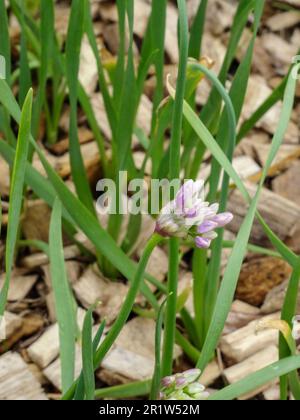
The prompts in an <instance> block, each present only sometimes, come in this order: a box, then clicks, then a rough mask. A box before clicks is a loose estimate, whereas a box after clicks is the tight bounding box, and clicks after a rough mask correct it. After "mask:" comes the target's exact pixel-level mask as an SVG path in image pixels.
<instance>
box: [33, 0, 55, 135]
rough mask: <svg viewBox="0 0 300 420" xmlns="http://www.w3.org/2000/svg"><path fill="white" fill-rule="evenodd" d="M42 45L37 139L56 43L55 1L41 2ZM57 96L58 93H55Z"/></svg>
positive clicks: (35, 122) (35, 119) (35, 123)
mask: <svg viewBox="0 0 300 420" xmlns="http://www.w3.org/2000/svg"><path fill="white" fill-rule="evenodd" d="M40 9H41V21H40V43H41V59H40V68H39V87H38V93H37V98H36V101H35V104H34V109H33V123H32V126H33V129H32V132H33V136H34V137H37V134H38V131H39V125H40V117H41V113H42V107H43V104H44V100H45V96H46V83H47V76H48V66H49V61H50V59H51V57H52V54H53V43H54V36H55V35H54V3H53V0H41V8H40ZM55 94H56V92H55Z"/></svg>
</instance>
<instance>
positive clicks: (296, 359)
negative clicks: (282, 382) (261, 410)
mask: <svg viewBox="0 0 300 420" xmlns="http://www.w3.org/2000/svg"><path fill="white" fill-rule="evenodd" d="M299 368H300V356H293V357H288V358H286V359H283V360H280V361H279V362H276V363H274V364H273V365H271V366H268V367H266V368H265V369H262V370H260V371H258V372H255V373H253V374H252V375H249V376H247V377H246V378H245V379H243V380H242V381H239V382H237V383H235V384H233V385H230V386H228V387H226V388H224V389H222V390H221V391H218V392H216V393H215V394H214V395H212V396H211V397H210V398H209V400H211V401H220V400H221V401H225V400H227V401H229V400H234V399H236V398H239V397H241V396H243V395H245V394H247V393H249V392H251V391H253V390H255V389H257V388H260V387H262V386H263V385H265V384H267V383H269V382H271V381H273V380H274V379H276V378H278V377H280V376H283V375H287V374H288V373H290V372H292V371H293V370H296V369H299Z"/></svg>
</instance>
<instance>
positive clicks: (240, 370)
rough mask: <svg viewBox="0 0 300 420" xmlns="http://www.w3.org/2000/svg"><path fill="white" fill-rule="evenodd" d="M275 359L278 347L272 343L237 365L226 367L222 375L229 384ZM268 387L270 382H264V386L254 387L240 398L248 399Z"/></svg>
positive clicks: (276, 358) (273, 361)
mask: <svg viewBox="0 0 300 420" xmlns="http://www.w3.org/2000/svg"><path fill="white" fill-rule="evenodd" d="M277 361H278V349H277V347H276V346H274V345H272V346H269V347H267V348H265V349H264V350H262V351H260V352H258V353H256V354H255V355H253V356H251V357H249V358H248V359H246V360H244V361H243V362H241V363H238V364H237V365H234V366H232V367H230V368H228V369H225V370H224V376H225V378H226V380H227V381H228V383H229V384H233V383H236V382H238V381H240V380H242V379H244V378H246V377H247V376H249V375H251V374H252V373H255V372H257V371H259V370H261V369H263V368H265V367H267V366H269V365H271V364H272V363H275V362H277ZM269 387H270V384H265V385H264V386H262V387H260V388H258V389H256V390H255V391H252V392H250V393H249V394H247V395H244V396H242V397H241V398H240V399H250V398H252V397H254V396H255V395H257V394H259V393H261V392H262V391H264V390H265V389H268V388H269Z"/></svg>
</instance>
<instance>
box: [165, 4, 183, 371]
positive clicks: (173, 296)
mask: <svg viewBox="0 0 300 420" xmlns="http://www.w3.org/2000/svg"><path fill="white" fill-rule="evenodd" d="M177 3H178V9H179V32H180V48H179V51H180V59H179V70H178V79H177V86H176V97H175V102H174V109H173V120H172V136H171V145H170V171H169V176H170V179H171V180H173V179H178V178H179V177H180V146H181V132H182V120H183V113H182V108H183V101H184V93H185V85H186V83H185V77H186V69H187V59H188V37H189V36H188V19H187V13H186V2H185V0H178V1H177ZM169 250H170V251H169V252H170V256H169V278H168V295H169V298H168V302H167V309H166V321H165V333H164V347H163V357H162V375H163V376H168V375H170V374H171V373H172V366H173V351H174V342H175V329H176V305H177V286H178V266H179V240H178V239H177V238H171V239H170V246H169Z"/></svg>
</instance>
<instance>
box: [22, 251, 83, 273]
mask: <svg viewBox="0 0 300 420" xmlns="http://www.w3.org/2000/svg"><path fill="white" fill-rule="evenodd" d="M64 254H65V260H72V259H74V258H76V257H78V256H79V255H80V251H79V249H78V246H77V245H70V246H67V247H65V248H64ZM46 264H49V257H48V255H46V254H44V253H43V252H38V253H36V254H31V255H28V256H27V257H24V258H23V259H22V261H21V265H22V266H23V267H25V268H27V269H29V270H31V269H33V268H36V267H41V266H42V265H46Z"/></svg>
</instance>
